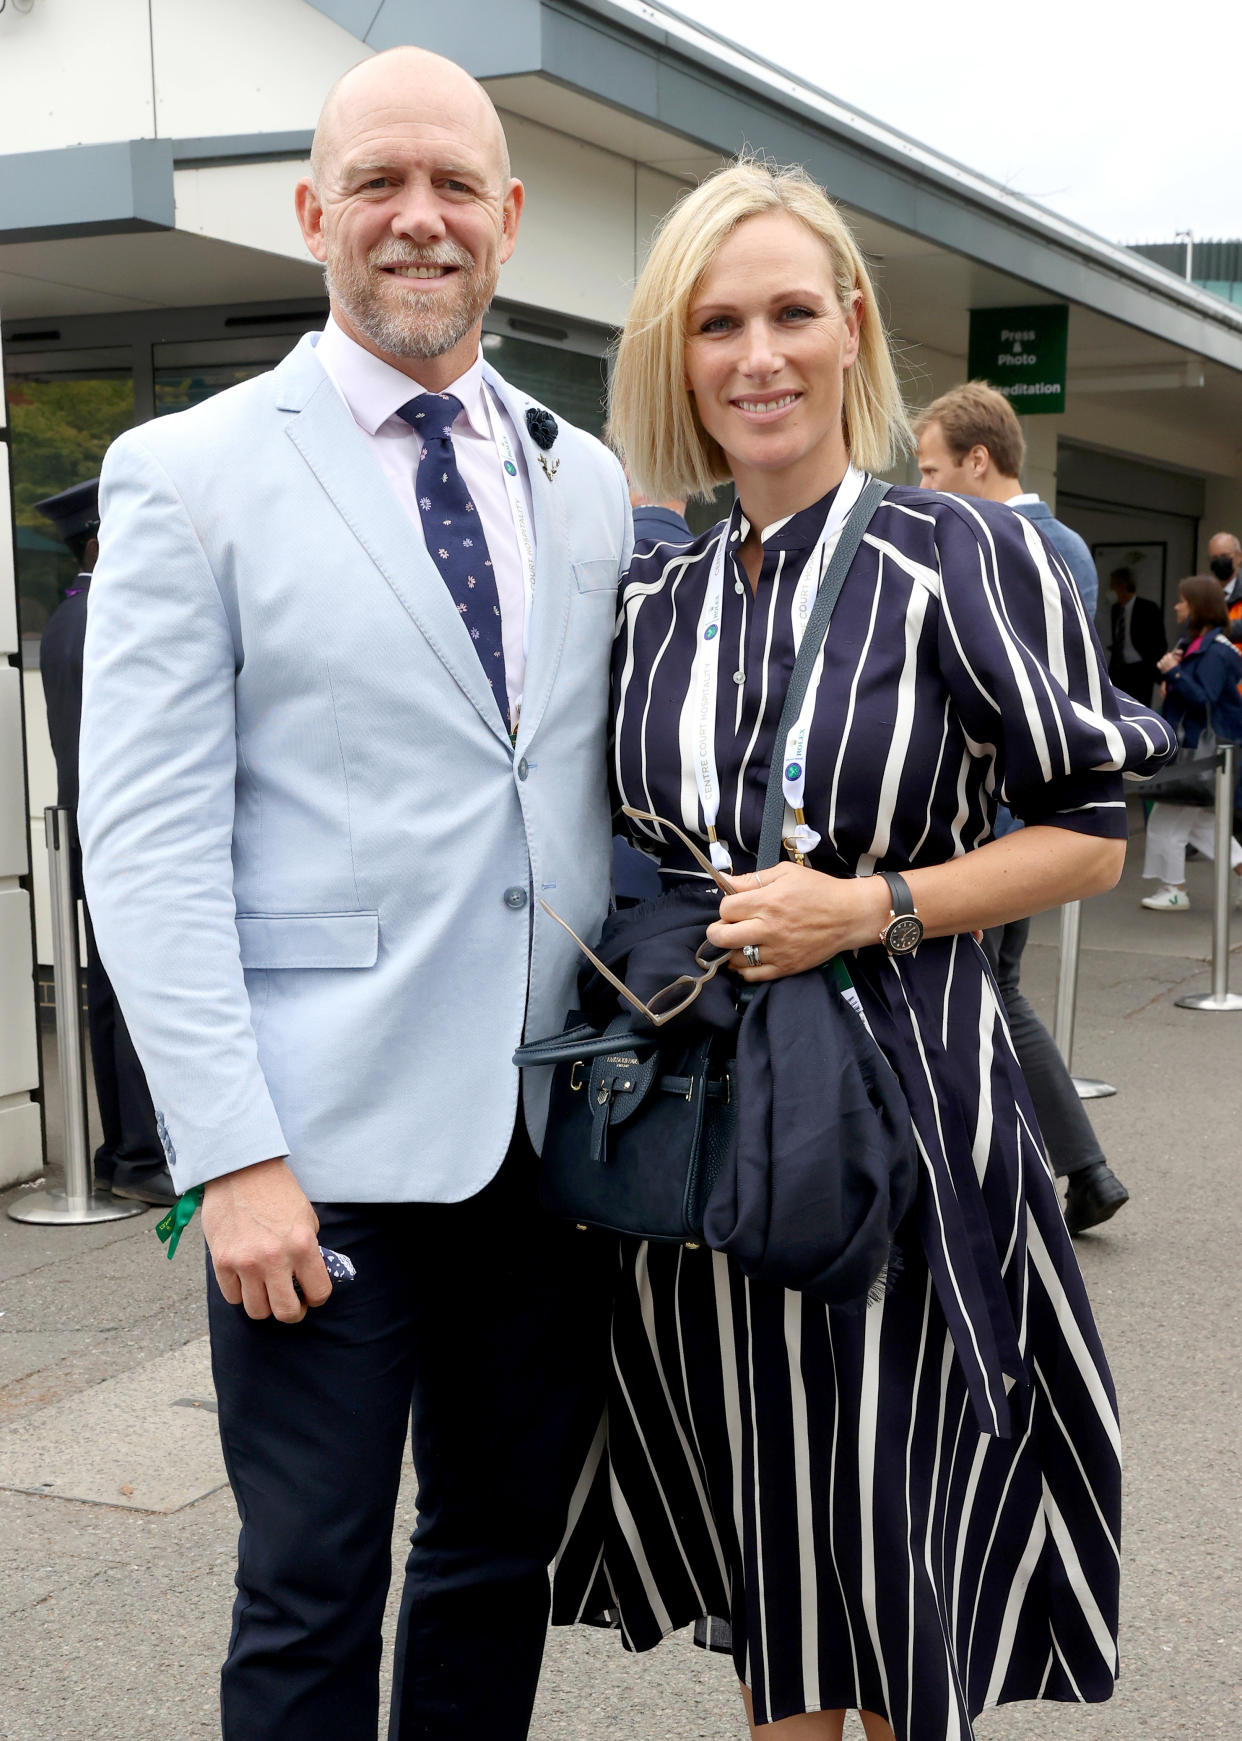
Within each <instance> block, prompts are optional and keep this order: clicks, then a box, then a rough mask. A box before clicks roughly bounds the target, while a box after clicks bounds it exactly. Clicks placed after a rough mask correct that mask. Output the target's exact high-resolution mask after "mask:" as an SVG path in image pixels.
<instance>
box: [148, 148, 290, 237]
mask: <svg viewBox="0 0 1242 1741" xmlns="http://www.w3.org/2000/svg"><path fill="white" fill-rule="evenodd" d="M304 169H305V165H304V164H301V163H244V164H242V163H237V164H221V165H218V166H216V167H214V168H211V169H179V170H177V172H176V174H175V175H174V177H173V188H174V192H175V194H176V200H177V228H178V229H179V230H190V231H193V232H194V233H195V234H196V235H200V236H213V237H217V238H219V239H220V240H222V241H225V242H236V243H237V244H239V245H240V246H241V247H244V248H258V249H261V250H262V252H263V253H265V254H284V255H287V256H288V257H289V258H291V259H294V260H308V259H309V258H310V256H309V255H308V254H307V252H306V244H305V243H304V242H303V240H302V232H301V230H300V229H299V228H298V221H297V217H296V216H295V214H294V210H293V190H294V188H295V187H296V186H297V183H298V180H299V178H300V176H301V175H302V173H303V171H304Z"/></svg>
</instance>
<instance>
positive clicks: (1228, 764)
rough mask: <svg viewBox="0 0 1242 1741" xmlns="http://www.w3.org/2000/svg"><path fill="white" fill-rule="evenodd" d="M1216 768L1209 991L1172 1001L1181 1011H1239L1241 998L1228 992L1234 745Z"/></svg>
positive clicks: (1226, 749)
mask: <svg viewBox="0 0 1242 1741" xmlns="http://www.w3.org/2000/svg"><path fill="white" fill-rule="evenodd" d="M1220 750H1221V756H1220V761H1219V762H1218V763H1217V767H1216V839H1215V842H1214V845H1213V851H1214V852H1215V855H1216V862H1215V866H1214V869H1215V872H1216V875H1215V879H1214V885H1213V901H1212V989H1211V991H1198V992H1191V993H1190V994H1189V995H1188V996H1186V997H1179V998H1175V999H1174V1002H1175V1003H1176V1004H1177V1006H1178V1008H1179V1009H1183V1010H1242V997H1239V996H1238V995H1237V993H1236V992H1232V991H1230V989H1229V913H1230V908H1231V906H1232V903H1233V893H1232V891H1233V888H1234V886H1235V885H1236V881H1237V879H1236V878H1235V877H1234V875H1233V870H1232V868H1231V866H1230V863H1229V858H1230V848H1231V847H1232V845H1233V781H1234V763H1235V762H1236V760H1237V753H1238V751H1237V745H1236V744H1222V745H1221V746H1220Z"/></svg>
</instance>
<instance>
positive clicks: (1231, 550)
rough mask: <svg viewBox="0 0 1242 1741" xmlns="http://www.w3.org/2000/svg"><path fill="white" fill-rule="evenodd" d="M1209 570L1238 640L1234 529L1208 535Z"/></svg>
mask: <svg viewBox="0 0 1242 1741" xmlns="http://www.w3.org/2000/svg"><path fill="white" fill-rule="evenodd" d="M1208 572H1209V573H1210V574H1212V575H1214V576H1215V578H1216V579H1217V580H1219V582H1220V584H1221V585H1222V586H1223V587H1224V589H1225V609H1226V610H1227V611H1228V612H1229V621H1228V623H1227V624H1226V625H1225V633H1226V634H1227V635H1228V637H1229V639H1230V640H1231V641H1233V642H1234V643H1235V644H1237V643H1238V642H1242V543H1240V542H1239V540H1238V536H1237V534H1236V533H1235V532H1216V533H1214V534H1213V536H1212V537H1211V538H1209V539H1208ZM1239 790H1240V791H1242V775H1239ZM1235 808H1237V805H1236V804H1235Z"/></svg>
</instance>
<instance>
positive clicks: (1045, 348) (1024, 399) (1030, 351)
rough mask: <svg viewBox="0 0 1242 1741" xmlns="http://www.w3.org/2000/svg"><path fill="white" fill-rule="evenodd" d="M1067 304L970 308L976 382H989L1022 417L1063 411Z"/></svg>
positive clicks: (971, 369) (972, 374)
mask: <svg viewBox="0 0 1242 1741" xmlns="http://www.w3.org/2000/svg"><path fill="white" fill-rule="evenodd" d="M1068 341H1069V309H1068V307H1067V306H1066V305H1065V303H1063V302H1056V303H1043V304H1040V305H1039V306H1038V307H1035V308H972V309H971V311H970V357H969V362H968V364H967V372H968V374H969V376H970V379H971V380H972V381H987V382H988V383H989V385H990V386H993V387H995V388H996V389H997V391H998V392H1001V393H1003V394H1004V395H1005V397H1006V399H1008V400H1009V401H1010V402H1011V403H1012V405H1013V408H1014V410H1015V411H1016V412H1017V413H1018V414H1019V416H1021V417H1034V416H1038V415H1039V414H1040V413H1045V412H1051V411H1064V410H1065V355H1066V351H1067V349H1068Z"/></svg>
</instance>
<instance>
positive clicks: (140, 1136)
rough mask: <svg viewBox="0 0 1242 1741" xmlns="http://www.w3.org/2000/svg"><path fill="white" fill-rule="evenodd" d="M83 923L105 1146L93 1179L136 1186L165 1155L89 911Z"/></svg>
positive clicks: (97, 1093) (98, 1154)
mask: <svg viewBox="0 0 1242 1741" xmlns="http://www.w3.org/2000/svg"><path fill="white" fill-rule="evenodd" d="M83 912H84V914H85V918H86V1027H87V1032H88V1034H89V1036H90V1044H91V1074H92V1075H93V1076H94V1078H95V1098H96V1100H97V1101H98V1102H99V1123H100V1125H101V1126H102V1129H103V1141H102V1142H101V1143H100V1145H99V1147H98V1149H97V1150H96V1151H95V1163H94V1170H95V1178H96V1179H97V1180H99V1181H100V1183H104V1184H106V1183H109V1182H113V1181H115V1182H116V1183H117V1184H127V1185H128V1184H134V1183H137V1182H138V1181H140V1180H142V1179H143V1178H149V1177H150V1175H151V1174H152V1173H154V1172H157V1171H158V1170H159V1169H160V1168H161V1167H162V1166H163V1165H164V1150H163V1148H162V1147H161V1145H160V1139H159V1133H158V1132H157V1131H156V1128H155V1110H154V1108H153V1107H152V1105H151V1091H150V1089H149V1088H148V1087H147V1079H146V1077H145V1075H144V1074H143V1070H142V1065H141V1064H140V1063H139V1062H138V1054H137V1052H135V1050H134V1042H133V1041H132V1040H131V1039H130V1037H129V1029H128V1028H127V1027H126V1026H125V1017H124V1016H123V1015H122V1014H121V1006H120V1004H118V1003H117V1001H116V993H115V992H114V991H113V989H112V981H111V980H110V979H109V978H108V975H107V973H106V972H105V971H104V965H103V962H102V961H100V959H99V950H98V949H97V947H96V944H95V930H94V927H93V926H92V924H91V915H90V909H89V908H88V907H86V906H85V904H84V906H83Z"/></svg>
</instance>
